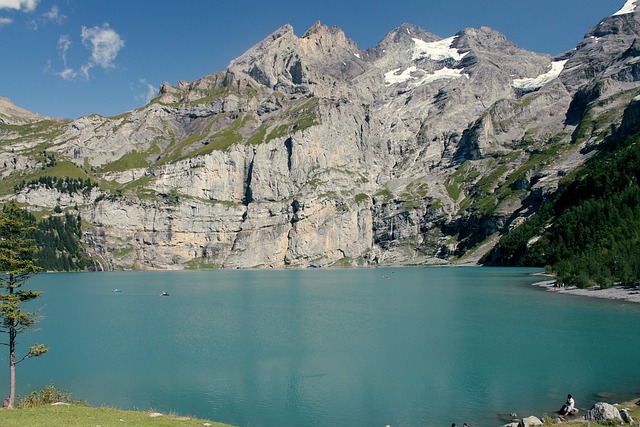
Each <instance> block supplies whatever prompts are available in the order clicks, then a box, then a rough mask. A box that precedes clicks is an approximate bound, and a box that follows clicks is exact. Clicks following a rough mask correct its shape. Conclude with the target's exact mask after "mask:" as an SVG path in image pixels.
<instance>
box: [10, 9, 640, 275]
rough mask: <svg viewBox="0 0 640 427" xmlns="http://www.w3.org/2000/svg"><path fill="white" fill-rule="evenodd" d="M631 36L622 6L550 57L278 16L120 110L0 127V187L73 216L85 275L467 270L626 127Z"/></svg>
mask: <svg viewBox="0 0 640 427" xmlns="http://www.w3.org/2000/svg"><path fill="white" fill-rule="evenodd" d="M639 34H640V11H637V10H636V3H635V1H634V0H630V1H629V2H627V4H626V5H625V6H624V7H623V8H622V9H621V11H620V12H619V13H618V14H615V15H613V16H610V17H607V18H605V19H604V20H602V21H601V22H600V23H599V24H598V25H596V26H595V27H594V28H593V29H591V30H590V31H589V32H588V33H587V34H586V36H585V38H584V39H583V40H582V41H581V42H580V43H579V44H578V45H577V47H576V49H574V50H572V51H569V52H566V53H565V54H562V55H559V56H558V57H551V56H549V55H543V54H538V53H534V52H529V51H527V50H524V49H521V48H519V47H518V46H516V45H514V44H513V43H511V42H510V41H509V40H507V38H506V37H505V36H504V35H503V34H501V33H499V32H497V31H494V30H492V29H490V28H487V27H480V28H467V29H463V30H461V31H460V32H458V33H457V34H455V35H453V36H452V37H448V38H441V37H438V36H436V35H434V34H431V33H429V32H427V31H425V30H423V29H421V28H419V27H416V26H414V25H411V24H403V25H401V26H400V27H398V28H396V29H394V30H392V31H391V32H390V33H389V34H388V35H387V36H386V37H385V38H384V39H383V40H381V41H380V43H379V44H378V45H376V46H375V47H373V48H371V49H368V50H360V49H359V48H358V46H357V45H356V43H355V42H353V41H352V40H350V39H349V38H348V37H347V36H346V35H345V34H344V32H343V31H342V30H341V29H339V28H337V27H329V26H326V25H323V24H322V23H320V22H318V23H316V24H315V25H314V26H312V27H311V28H310V29H309V30H307V31H306V32H305V33H304V34H303V35H302V36H300V37H298V36H296V35H295V33H294V30H293V28H292V27H291V26H290V25H285V26H283V27H281V28H279V29H277V30H276V31H274V32H273V33H272V34H270V35H269V36H268V37H266V38H265V39H264V40H262V41H260V42H259V43H257V44H256V45H255V46H253V47H252V48H250V49H249V50H248V51H247V52H245V53H244V54H242V55H241V56H239V57H238V58H237V59H235V60H234V61H232V62H231V63H230V64H229V66H228V68H227V69H226V70H225V71H223V72H217V73H214V74H211V75H208V76H204V77H202V78H201V79H198V80H196V81H194V82H186V81H181V82H178V83H177V84H176V85H171V84H169V83H165V84H163V85H162V87H161V89H160V92H159V94H158V96H157V97H156V98H155V99H154V100H153V101H151V102H150V103H149V104H148V105H146V106H144V107H142V108H139V109H137V110H135V111H131V112H127V113H124V114H122V115H120V116H116V117H103V116H98V115H91V116H86V117H81V118H79V119H77V120H74V121H71V122H67V121H62V120H54V119H49V118H39V117H33V116H29V119H28V120H27V119H25V121H24V122H23V123H18V122H15V121H12V122H11V123H9V122H7V121H4V120H0V141H1V144H0V164H3V163H4V165H5V167H4V169H2V178H3V181H2V182H3V184H4V185H3V186H2V187H1V191H0V193H1V194H4V195H5V196H4V197H5V198H16V199H17V200H18V201H19V202H21V203H24V204H26V205H28V206H29V208H30V209H32V210H34V211H42V212H43V213H44V214H45V215H46V214H51V213H54V212H53V211H54V209H55V210H56V211H63V212H64V211H74V212H75V210H76V209H77V211H78V213H80V214H81V216H82V218H83V231H84V235H83V238H82V239H83V241H84V243H85V244H86V246H87V248H88V250H89V251H90V252H91V253H92V254H93V255H94V257H95V260H96V262H97V263H98V264H99V265H100V268H104V269H118V268H142V269H146V268H175V269H181V268H200V267H224V268H266V267H286V266H292V267H306V266H352V265H353V266H355V265H391V264H404V265H414V264H433V263H446V262H451V261H457V262H475V261H476V260H477V259H479V257H480V256H481V255H482V254H484V253H486V252H487V251H488V250H489V249H491V247H492V246H493V245H494V244H495V243H496V242H497V240H498V238H499V236H500V235H501V234H504V233H507V232H508V231H509V230H510V229H512V228H513V227H514V226H516V225H518V224H520V223H522V222H523V221H525V220H526V219H527V218H529V217H531V215H533V214H534V213H535V212H536V211H538V209H539V208H540V206H541V205H542V203H543V202H544V201H545V200H546V199H548V198H549V197H550V196H551V195H553V194H554V193H555V192H556V191H557V189H558V185H559V182H560V180H561V178H562V177H563V176H565V175H567V174H570V173H571V172H572V171H574V170H576V169H577V168H579V167H580V166H581V165H583V164H584V163H585V162H586V161H587V160H588V159H589V158H591V157H593V156H594V155H595V154H596V153H598V151H599V150H600V149H601V148H602V146H603V144H604V143H605V140H606V139H607V137H609V136H610V135H612V134H613V133H614V132H620V131H621V129H622V128H624V129H627V131H628V132H633V131H634V129H635V124H634V122H633V120H632V121H629V120H627V121H626V122H625V125H624V126H621V123H622V121H623V117H624V115H625V111H627V110H628V109H629V108H630V105H631V104H632V100H633V99H634V98H635V97H636V96H637V95H638V94H639V93H640V90H639V89H640V83H639V81H640V74H639V72H638V71H639V69H638V64H640V45H638V43H639V42H638V41H637V39H638V35H639ZM0 108H3V107H1V106H0ZM2 111H3V109H0V118H1V117H5V116H4V115H3V114H4V113H3V112H2ZM628 114H629V111H627V115H628ZM17 116H21V114H17ZM23 117H26V116H23ZM43 176H49V177H56V178H60V177H68V178H72V179H76V180H78V182H85V183H88V184H87V185H86V186H85V187H84V188H78V189H77V191H75V192H69V191H65V192H62V191H59V190H57V189H55V188H50V187H48V186H46V185H43V184H42V183H40V182H39V181H38V178H40V177H43ZM89 183H91V184H89ZM94 184H97V185H94Z"/></svg>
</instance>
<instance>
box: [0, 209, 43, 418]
mask: <svg viewBox="0 0 640 427" xmlns="http://www.w3.org/2000/svg"><path fill="white" fill-rule="evenodd" d="M34 229H35V226H34V224H33V221H32V220H29V217H28V216H27V215H25V212H23V211H22V209H20V208H19V207H18V205H17V204H16V203H15V202H14V201H12V202H9V203H7V204H6V205H5V206H4V208H3V210H2V212H0V289H1V292H2V293H0V322H1V323H0V332H2V333H6V334H7V335H8V340H7V342H5V343H3V344H4V345H6V346H8V347H9V398H8V401H7V402H6V406H7V408H8V409H13V407H14V405H15V398H16V365H17V364H18V363H20V362H22V361H23V360H25V359H28V358H31V357H36V356H40V355H42V354H44V353H46V352H47V349H46V348H45V347H44V345H43V344H35V345H34V346H32V347H31V348H30V349H29V352H28V353H27V354H25V355H24V356H23V357H22V358H20V359H17V358H16V338H17V336H18V334H22V333H25V332H28V331H29V330H30V329H31V328H32V327H33V326H34V325H35V324H36V323H37V322H38V320H39V319H38V317H37V316H36V314H35V313H30V312H27V311H25V310H24V308H23V303H25V302H27V301H31V300H33V299H35V298H37V297H39V296H40V295H41V294H42V293H41V292H36V291H33V290H22V289H21V287H22V286H23V285H24V284H25V283H26V282H27V280H29V278H31V277H32V276H33V275H34V274H36V273H37V272H38V271H40V268H39V267H37V266H36V264H35V259H36V255H37V252H38V248H37V246H36V245H35V242H34V240H33V239H31V238H30V237H28V236H29V233H31V232H33V230H34Z"/></svg>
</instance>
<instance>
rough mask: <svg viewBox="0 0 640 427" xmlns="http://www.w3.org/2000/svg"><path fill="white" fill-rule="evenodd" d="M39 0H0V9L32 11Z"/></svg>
mask: <svg viewBox="0 0 640 427" xmlns="http://www.w3.org/2000/svg"><path fill="white" fill-rule="evenodd" d="M38 3H40V0H0V9H15V10H22V11H24V12H33V11H34V10H36V7H38Z"/></svg>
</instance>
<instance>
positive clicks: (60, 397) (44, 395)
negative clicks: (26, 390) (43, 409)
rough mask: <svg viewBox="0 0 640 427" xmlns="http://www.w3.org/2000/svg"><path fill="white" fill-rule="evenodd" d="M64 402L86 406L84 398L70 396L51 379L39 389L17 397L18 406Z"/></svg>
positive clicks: (26, 406)
mask: <svg viewBox="0 0 640 427" xmlns="http://www.w3.org/2000/svg"><path fill="white" fill-rule="evenodd" d="M57 402H64V403H69V404H72V405H77V406H87V402H85V401H84V400H78V399H74V398H72V397H71V393H69V392H67V391H63V390H60V389H59V388H57V387H56V386H55V384H54V383H53V381H51V382H50V383H49V385H48V386H46V387H45V388H43V389H41V390H34V391H32V392H31V393H30V394H29V395H28V396H25V397H19V398H18V408H21V409H23V408H36V407H38V406H45V405H51V404H52V403H57Z"/></svg>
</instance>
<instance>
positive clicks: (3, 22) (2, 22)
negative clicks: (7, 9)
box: [0, 17, 13, 28]
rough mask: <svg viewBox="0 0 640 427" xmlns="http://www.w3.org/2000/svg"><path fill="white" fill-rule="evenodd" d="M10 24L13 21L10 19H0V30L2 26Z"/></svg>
mask: <svg viewBox="0 0 640 427" xmlns="http://www.w3.org/2000/svg"><path fill="white" fill-rule="evenodd" d="M12 22H13V19H11V18H3V17H0V28H2V26H4V25H9V24H11V23H12Z"/></svg>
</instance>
